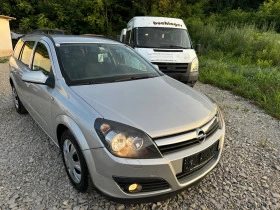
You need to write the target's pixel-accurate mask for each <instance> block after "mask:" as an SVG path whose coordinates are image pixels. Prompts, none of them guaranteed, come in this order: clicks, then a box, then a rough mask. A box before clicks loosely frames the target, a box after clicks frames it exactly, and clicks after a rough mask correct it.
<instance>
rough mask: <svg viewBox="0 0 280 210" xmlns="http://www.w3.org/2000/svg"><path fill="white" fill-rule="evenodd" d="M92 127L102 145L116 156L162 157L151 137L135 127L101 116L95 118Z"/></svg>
mask: <svg viewBox="0 0 280 210" xmlns="http://www.w3.org/2000/svg"><path fill="white" fill-rule="evenodd" d="M94 128H95V130H96V132H97V134H98V136H99V138H100V139H101V141H102V142H103V144H104V146H105V147H106V148H107V149H108V150H109V151H110V152H111V153H112V154H113V155H115V156H117V157H124V158H137V159H152V158H161V157H162V156H161V154H160V152H159V151H158V149H157V147H156V146H155V144H154V143H153V141H152V140H151V138H150V137H149V136H148V135H147V134H146V133H144V132H143V131H141V130H139V129H137V128H133V127H131V126H128V125H125V124H122V123H118V122H115V121H111V120H106V119H101V118H98V119H96V120H95V123H94Z"/></svg>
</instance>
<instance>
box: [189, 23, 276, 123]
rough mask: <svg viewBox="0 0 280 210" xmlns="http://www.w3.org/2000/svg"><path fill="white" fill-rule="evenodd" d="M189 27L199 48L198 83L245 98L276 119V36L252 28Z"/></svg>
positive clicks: (201, 25)
mask: <svg viewBox="0 0 280 210" xmlns="http://www.w3.org/2000/svg"><path fill="white" fill-rule="evenodd" d="M189 26H190V27H189V30H190V34H191V36H192V39H193V40H195V43H200V44H201V46H202V48H201V53H200V54H199V61H200V69H199V71H200V73H199V74H200V75H199V80H200V81H202V82H204V83H209V84H213V85H215V86H218V87H220V88H223V89H227V90H231V91H233V93H235V94H237V95H240V96H242V97H244V98H248V99H250V100H251V101H252V102H254V103H255V104H257V105H258V106H260V107H262V108H263V109H265V110H266V112H267V113H269V114H270V115H272V116H274V117H276V118H278V119H280V65H279V64H280V51H279V49H280V34H277V33H276V32H274V31H273V30H267V28H265V27H264V28H263V29H257V28H256V27H255V26H254V25H243V26H237V25H230V26H226V27H221V26H218V25H215V24H206V25H205V24H203V23H201V22H197V20H195V21H194V22H190V23H189ZM243 111H244V113H245V114H246V113H247V112H248V110H243Z"/></svg>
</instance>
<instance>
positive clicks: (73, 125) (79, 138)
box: [56, 115, 90, 151]
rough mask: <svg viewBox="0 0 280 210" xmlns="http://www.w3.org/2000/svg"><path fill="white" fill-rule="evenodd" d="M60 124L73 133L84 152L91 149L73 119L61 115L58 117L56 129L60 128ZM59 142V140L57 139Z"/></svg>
mask: <svg viewBox="0 0 280 210" xmlns="http://www.w3.org/2000/svg"><path fill="white" fill-rule="evenodd" d="M60 124H62V125H64V126H66V127H67V128H68V129H69V130H70V131H71V133H72V134H73V135H74V136H75V138H76V140H77V142H78V144H79V146H80V148H81V150H82V151H84V150H88V149H90V146H89V145H88V142H87V140H86V138H85V136H84V134H83V132H82V131H81V129H80V128H79V126H78V125H77V123H76V122H75V121H74V120H73V119H72V118H70V117H69V116H67V115H59V116H57V117H56V128H58V125H60ZM57 141H59V139H57Z"/></svg>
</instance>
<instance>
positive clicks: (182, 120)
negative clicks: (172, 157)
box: [71, 75, 216, 138]
mask: <svg viewBox="0 0 280 210" xmlns="http://www.w3.org/2000/svg"><path fill="white" fill-rule="evenodd" d="M71 89H72V90H73V91H74V92H75V93H76V94H77V95H79V96H80V97H81V98H82V99H83V100H85V101H86V102H87V103H88V104H89V105H90V106H92V108H93V109H94V110H96V111H97V112H99V113H100V114H101V115H102V116H103V117H104V118H105V119H109V120H113V121H116V122H121V123H123V124H126V125H130V126H133V127H135V128H138V129H140V130H142V131H144V132H146V133H147V134H148V135H150V136H151V137H152V138H155V137H161V136H167V135H172V134H176V133H180V132H184V131H188V130H192V129H195V128H197V127H200V126H201V125H203V124H205V123H206V122H208V121H209V120H210V119H212V117H213V116H214V115H215V112H216V110H215V106H214V104H213V103H212V102H211V101H210V100H209V99H208V98H207V97H206V96H204V95H202V94H201V93H199V92H198V91H196V90H194V89H193V88H191V87H189V86H187V85H185V84H183V83H180V82H178V81H176V80H174V79H172V78H170V77H168V76H165V75H164V76H160V77H155V78H149V79H141V80H133V81H124V82H116V83H106V84H94V85H82V86H71Z"/></svg>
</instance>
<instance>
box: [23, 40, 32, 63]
mask: <svg viewBox="0 0 280 210" xmlns="http://www.w3.org/2000/svg"><path fill="white" fill-rule="evenodd" d="M34 45H35V42H33V41H26V42H25V43H24V46H23V50H22V53H21V56H20V60H21V62H22V63H24V64H25V65H27V66H28V65H29V63H30V58H31V55H32V51H33V47H34Z"/></svg>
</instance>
